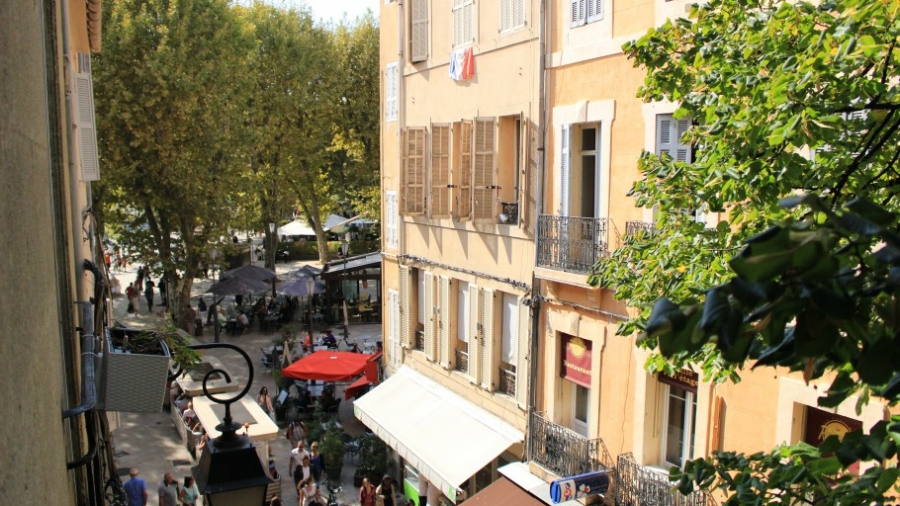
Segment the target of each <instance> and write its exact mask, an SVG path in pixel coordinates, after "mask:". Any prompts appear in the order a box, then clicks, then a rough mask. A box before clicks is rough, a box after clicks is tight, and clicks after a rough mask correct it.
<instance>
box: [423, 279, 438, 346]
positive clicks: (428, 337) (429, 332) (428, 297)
mask: <svg viewBox="0 0 900 506" xmlns="http://www.w3.org/2000/svg"><path fill="white" fill-rule="evenodd" d="M424 274H425V358H427V359H428V360H430V361H432V362H434V361H435V360H437V349H436V346H435V343H434V341H435V334H436V330H437V329H436V327H437V323H438V322H437V314H436V312H435V305H434V275H433V274H431V273H430V272H425V273H424Z"/></svg>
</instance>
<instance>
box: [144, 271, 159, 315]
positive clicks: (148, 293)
mask: <svg viewBox="0 0 900 506" xmlns="http://www.w3.org/2000/svg"><path fill="white" fill-rule="evenodd" d="M154 286H156V285H155V284H154V283H153V280H152V279H150V278H149V277H148V278H147V284H146V286H144V297H146V298H147V308H148V310H149V311H150V312H151V313H152V312H153V287H154Z"/></svg>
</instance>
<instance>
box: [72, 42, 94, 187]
mask: <svg viewBox="0 0 900 506" xmlns="http://www.w3.org/2000/svg"><path fill="white" fill-rule="evenodd" d="M74 95H75V121H76V124H77V125H78V128H76V129H75V135H76V142H77V143H78V154H79V158H78V161H79V165H81V180H82V181H98V180H100V157H99V154H98V152H97V128H96V123H95V121H94V84H93V80H92V77H91V55H90V54H88V53H78V72H76V73H75V94H74Z"/></svg>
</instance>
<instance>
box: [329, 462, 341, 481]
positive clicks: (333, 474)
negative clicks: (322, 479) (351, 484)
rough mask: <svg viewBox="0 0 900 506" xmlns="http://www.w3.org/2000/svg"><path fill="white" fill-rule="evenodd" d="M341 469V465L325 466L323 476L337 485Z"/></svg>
mask: <svg viewBox="0 0 900 506" xmlns="http://www.w3.org/2000/svg"><path fill="white" fill-rule="evenodd" d="M342 468H343V465H340V466H337V467H331V466H325V476H327V477H328V479H329V480H330V481H333V482H335V483H338V482H340V481H341V469H342Z"/></svg>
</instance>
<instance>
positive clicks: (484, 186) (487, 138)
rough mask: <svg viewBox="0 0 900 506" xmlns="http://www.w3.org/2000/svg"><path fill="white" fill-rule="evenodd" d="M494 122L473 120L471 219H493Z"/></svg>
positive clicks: (494, 185) (494, 214)
mask: <svg viewBox="0 0 900 506" xmlns="http://www.w3.org/2000/svg"><path fill="white" fill-rule="evenodd" d="M495 130H496V122H495V121H494V119H493V118H490V119H476V120H475V154H474V160H473V170H472V219H473V220H483V221H492V222H493V221H495V219H496V218H495V216H496V215H497V213H496V212H495V209H494V207H495V205H496V199H495V198H494V190H495V188H496V183H495V181H496V180H497V179H496V167H495V166H494V152H495V146H494V142H495V138H496V135H495Z"/></svg>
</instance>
